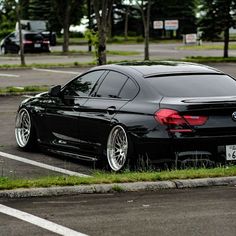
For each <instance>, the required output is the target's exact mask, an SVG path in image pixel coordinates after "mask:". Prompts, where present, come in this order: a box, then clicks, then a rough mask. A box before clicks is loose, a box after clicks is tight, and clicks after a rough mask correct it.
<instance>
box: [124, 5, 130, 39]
mask: <svg viewBox="0 0 236 236" xmlns="http://www.w3.org/2000/svg"><path fill="white" fill-rule="evenodd" d="M129 8H130V5H128V6H127V7H126V12H125V29H124V36H125V40H127V39H128V23H129Z"/></svg>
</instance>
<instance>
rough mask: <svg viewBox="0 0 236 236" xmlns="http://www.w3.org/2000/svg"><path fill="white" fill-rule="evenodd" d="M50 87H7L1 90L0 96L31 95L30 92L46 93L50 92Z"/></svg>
mask: <svg viewBox="0 0 236 236" xmlns="http://www.w3.org/2000/svg"><path fill="white" fill-rule="evenodd" d="M48 88H49V87H48V86H46V85H45V86H25V87H6V88H0V94H9V93H10V94H11V93H14V94H15V93H19V94H20V93H30V92H45V91H48Z"/></svg>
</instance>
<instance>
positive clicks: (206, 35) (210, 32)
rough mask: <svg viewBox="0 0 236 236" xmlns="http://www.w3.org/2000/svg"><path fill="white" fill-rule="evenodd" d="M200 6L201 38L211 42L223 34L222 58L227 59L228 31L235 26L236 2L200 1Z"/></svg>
mask: <svg viewBox="0 0 236 236" xmlns="http://www.w3.org/2000/svg"><path fill="white" fill-rule="evenodd" d="M201 4H202V5H201V8H200V12H201V13H202V15H201V18H200V21H199V27H200V30H201V31H202V38H203V39H207V40H213V39H216V38H219V37H220V35H221V34H222V33H223V37H224V57H228V44H229V29H230V28H231V27H235V26H236V21H235V16H236V0H201Z"/></svg>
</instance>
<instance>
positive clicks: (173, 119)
mask: <svg viewBox="0 0 236 236" xmlns="http://www.w3.org/2000/svg"><path fill="white" fill-rule="evenodd" d="M155 118H156V120H157V121H158V122H159V123H161V124H162V125H184V124H186V121H185V120H184V119H183V117H182V116H180V115H179V113H178V112H177V111H175V110H171V109H161V110H159V111H157V112H156V113H155Z"/></svg>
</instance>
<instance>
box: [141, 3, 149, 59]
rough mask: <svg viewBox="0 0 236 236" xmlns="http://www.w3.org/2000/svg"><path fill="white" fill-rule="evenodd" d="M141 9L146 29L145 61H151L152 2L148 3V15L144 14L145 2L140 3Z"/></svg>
mask: <svg viewBox="0 0 236 236" xmlns="http://www.w3.org/2000/svg"><path fill="white" fill-rule="evenodd" d="M138 5H139V7H140V11H141V14H142V19H143V27H144V60H149V25H150V8H151V0H148V2H147V15H146V16H145V13H144V4H143V1H142V2H141V5H140V4H139V3H138Z"/></svg>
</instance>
